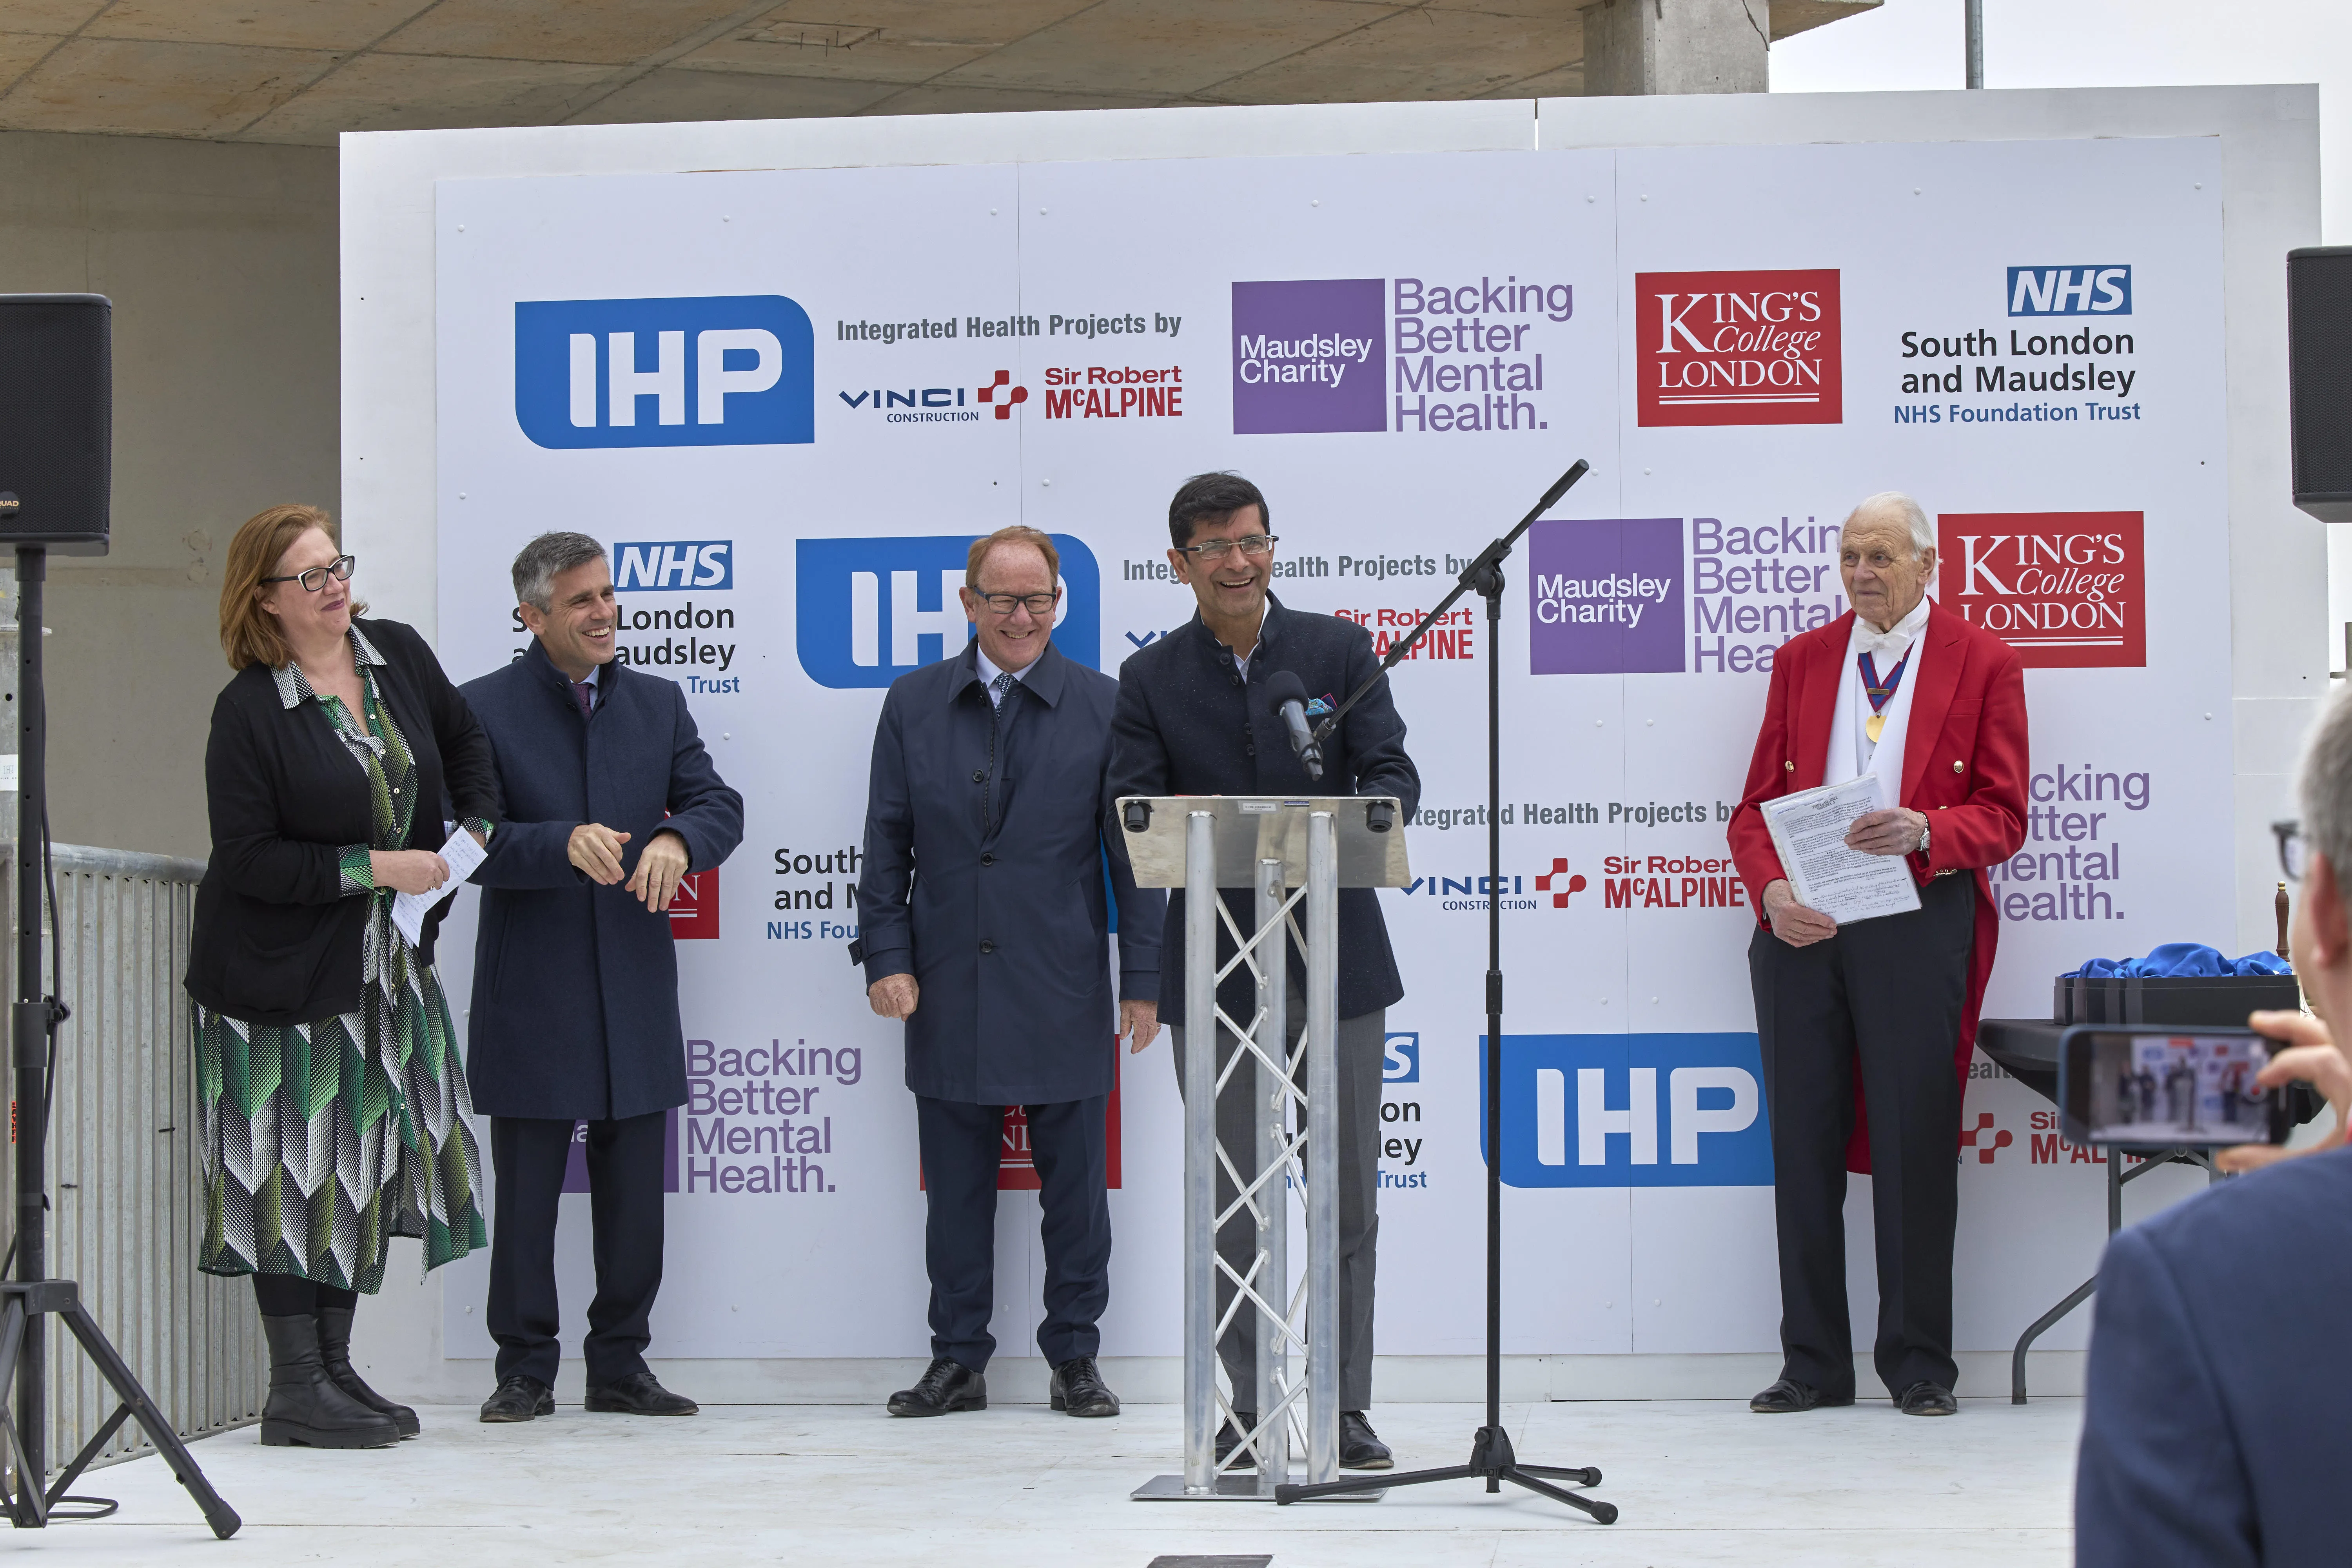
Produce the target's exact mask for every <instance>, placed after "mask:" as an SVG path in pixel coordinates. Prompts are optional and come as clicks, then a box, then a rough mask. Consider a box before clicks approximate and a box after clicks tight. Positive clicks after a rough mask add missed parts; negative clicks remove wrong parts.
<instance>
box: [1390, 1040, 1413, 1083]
mask: <svg viewBox="0 0 2352 1568" xmlns="http://www.w3.org/2000/svg"><path fill="white" fill-rule="evenodd" d="M1420 1081H1421V1037H1420V1036H1419V1035H1417V1034H1415V1035H1391V1036H1390V1037H1388V1040H1387V1042H1386V1047H1385V1049H1384V1051H1383V1053H1382V1055H1381V1082H1382V1083H1419V1082H1420Z"/></svg>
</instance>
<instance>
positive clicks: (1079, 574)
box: [794, 533, 1102, 688]
mask: <svg viewBox="0 0 2352 1568" xmlns="http://www.w3.org/2000/svg"><path fill="white" fill-rule="evenodd" d="M980 537H982V536H981V535H979V534H976V533H942V534H913V535H907V536H902V537H899V538H896V539H803V540H801V541H799V542H798V544H797V547H796V553H795V557H794V559H795V573H794V575H795V577H796V578H797V584H796V587H795V604H796V606H797V614H796V615H795V616H794V620H795V621H796V623H797V626H796V627H795V636H796V638H797V641H798V644H799V649H800V656H801V668H803V670H806V671H807V672H808V677H809V679H811V680H814V681H815V682H816V683H817V684H818V685H819V686H831V687H836V688H847V687H860V686H887V685H889V684H890V683H891V682H892V681H894V680H896V679H898V677H900V676H902V675H904V674H906V673H907V672H908V670H910V669H915V668H919V667H921V666H923V665H926V664H936V663H938V662H939V661H940V659H943V658H948V657H950V655H952V654H958V653H961V652H962V651H963V646H964V644H965V643H967V642H969V641H970V640H971V622H969V621H967V620H965V619H964V616H963V605H962V603H961V600H959V599H958V598H957V597H956V590H957V589H959V588H961V587H962V586H963V573H964V558H965V557H966V556H967V555H968V554H970V553H971V542H972V541H973V540H975V539H978V538H980ZM1053 540H1054V548H1055V550H1056V551H1058V552H1060V554H1061V557H1062V603H1061V607H1060V608H1059V609H1058V610H1057V611H1056V612H1055V616H1056V618H1055V622H1054V646H1055V647H1057V648H1059V649H1061V650H1062V653H1063V655H1064V656H1065V657H1066V658H1072V659H1075V660H1076V661H1077V662H1078V663H1080V664H1083V665H1085V666H1086V667H1087V668H1089V669H1099V668H1101V667H1102V574H1101V572H1100V570H1099V569H1098V568H1097V566H1096V564H1095V556H1094V552H1093V551H1091V550H1088V549H1087V547H1086V546H1085V545H1084V544H1082V543H1080V542H1078V541H1077V540H1076V539H1074V538H1072V537H1071V536H1070V535H1068V534H1066V533H1056V534H1055V535H1054V536H1053Z"/></svg>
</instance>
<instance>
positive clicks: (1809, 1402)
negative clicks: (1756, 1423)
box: [1748, 1377, 1853, 1415]
mask: <svg viewBox="0 0 2352 1568" xmlns="http://www.w3.org/2000/svg"><path fill="white" fill-rule="evenodd" d="M1852 1404H1853V1394H1847V1395H1846V1396H1845V1397H1843V1399H1832V1398H1831V1397H1830V1396H1829V1395H1828V1394H1823V1393H1822V1391H1821V1390H1820V1389H1818V1388H1815V1387H1814V1386H1813V1385H1812V1384H1810V1383H1799V1382H1798V1381H1797V1380H1796V1379H1795V1378H1792V1377H1784V1378H1782V1379H1781V1380H1780V1382H1778V1383H1776V1384H1773V1385H1772V1386H1771V1387H1769V1388H1768V1389H1766V1390H1765V1391H1764V1392H1763V1393H1761V1394H1758V1395H1757V1396H1756V1397H1755V1398H1753V1399H1751V1400H1749V1401H1748V1409H1750V1410H1753V1411H1754V1412H1756V1414H1758V1415H1796V1414H1797V1413H1798V1412H1799V1411H1802V1410H1819V1409H1822V1408H1823V1407H1825V1406H1831V1405H1852Z"/></svg>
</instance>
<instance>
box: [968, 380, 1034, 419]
mask: <svg viewBox="0 0 2352 1568" xmlns="http://www.w3.org/2000/svg"><path fill="white" fill-rule="evenodd" d="M1012 380H1013V373H1012V372H1011V371H1009V370H1000V371H998V372H997V373H996V379H995V380H994V381H992V382H990V383H989V384H987V385H986V386H983V387H982V388H981V389H980V400H981V401H982V403H995V404H996V416H997V417H998V418H999V419H1010V418H1012V417H1013V405H1014V404H1016V403H1026V402H1028V401H1029V389H1028V388H1027V387H1025V386H1012V385H1011V382H1012ZM1000 388H1003V389H1005V391H1004V401H1003V402H1002V403H997V401H996V394H997V392H998V390H999V389H1000Z"/></svg>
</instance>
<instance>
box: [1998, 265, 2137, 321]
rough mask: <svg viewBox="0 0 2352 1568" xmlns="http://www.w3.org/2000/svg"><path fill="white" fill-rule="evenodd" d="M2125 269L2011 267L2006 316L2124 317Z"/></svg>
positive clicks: (2127, 302)
mask: <svg viewBox="0 0 2352 1568" xmlns="http://www.w3.org/2000/svg"><path fill="white" fill-rule="evenodd" d="M2131 300H2132V295H2131V268H2128V267H2012V268H2010V269H2009V313H2010V314H2011V315H2012V316H2128V315H2130V314H2131V313H2132V308H2131Z"/></svg>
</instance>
